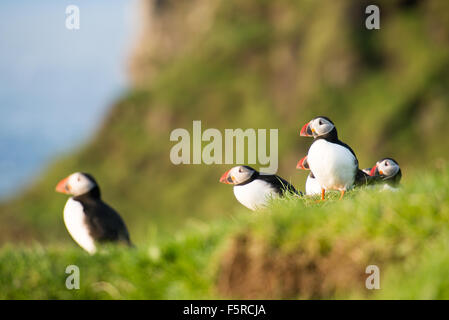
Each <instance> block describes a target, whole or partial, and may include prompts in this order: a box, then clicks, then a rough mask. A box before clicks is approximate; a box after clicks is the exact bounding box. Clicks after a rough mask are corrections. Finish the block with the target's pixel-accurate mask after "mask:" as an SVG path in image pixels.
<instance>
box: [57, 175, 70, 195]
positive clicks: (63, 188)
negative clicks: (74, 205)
mask: <svg viewBox="0 0 449 320" xmlns="http://www.w3.org/2000/svg"><path fill="white" fill-rule="evenodd" d="M68 180H69V177H67V178H65V179H62V180H61V181H59V183H58V184H57V185H56V192H60V193H65V194H69V188H68V186H67V182H68Z"/></svg>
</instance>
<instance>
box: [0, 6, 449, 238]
mask: <svg viewBox="0 0 449 320" xmlns="http://www.w3.org/2000/svg"><path fill="white" fill-rule="evenodd" d="M69 4H76V5H78V6H79V8H80V12H81V29H80V30H78V31H70V30H67V29H66V28H65V18H66V16H65V8H66V6H67V5H69ZM369 4H377V5H378V6H379V7H380V9H381V23H380V26H381V29H380V30H371V31H370V30H367V29H366V28H365V19H366V17H367V15H366V14H365V8H366V6H368V5H369ZM448 67H449V2H447V1H445V0H430V1H418V0H415V1H412V0H395V1H386V0H385V1H376V2H374V3H373V2H372V1H355V0H354V1H346V0H338V1H324V0H323V1H307V0H304V1H291V0H278V1H256V0H254V1H245V2H242V1H237V0H191V1H175V0H135V1H124V0H123V1H122V0H119V1H114V2H107V1H103V0H101V1H100V0H96V1H87V0H79V1H76V3H72V2H71V1H57V2H56V1H50V0H43V1H40V2H39V4H37V3H36V2H35V1H34V2H33V1H31V0H28V1H13V0H6V1H2V2H1V4H0V152H1V157H0V174H1V175H2V179H0V197H1V199H2V200H1V201H2V202H1V204H0V243H7V242H14V243H17V242H25V243H29V242H34V241H39V242H44V243H45V242H51V241H55V240H58V241H63V242H68V243H71V239H70V238H69V235H68V234H67V232H66V231H65V229H64V225H63V221H62V210H63V207H64V203H65V201H66V200H67V199H66V197H64V196H62V195H60V194H56V193H55V192H54V187H55V185H56V183H57V182H58V181H59V180H60V179H62V178H64V177H66V176H67V175H68V174H70V173H72V172H75V171H85V172H90V173H92V174H93V175H94V176H95V177H96V178H97V180H98V181H99V183H100V186H101V188H102V191H103V195H104V198H105V199H106V201H107V202H108V203H110V204H111V205H112V206H113V207H115V208H116V209H117V210H118V211H119V212H120V213H121V214H122V216H123V217H124V219H125V221H126V222H127V224H128V226H129V229H130V232H131V234H132V237H133V238H134V240H135V241H136V242H139V241H144V240H145V239H146V238H147V237H148V235H149V234H150V233H154V230H157V232H161V233H168V234H169V233H170V232H171V231H172V230H175V229H177V228H179V227H181V226H183V225H184V224H185V223H186V221H189V220H191V219H197V220H202V221H207V220H208V219H211V218H214V217H226V216H228V215H230V214H231V213H232V212H234V211H235V210H236V208H238V207H239V204H238V203H237V201H235V199H234V197H233V195H232V191H231V188H229V186H225V185H222V184H219V183H218V179H219V177H220V176H221V174H222V173H223V172H224V171H225V170H227V169H228V168H229V166H226V165H210V166H207V165H180V166H175V165H173V164H172V163H171V162H170V159H169V152H170V149H171V147H172V146H173V145H174V143H172V142H170V141H169V135H170V132H171V131H172V130H173V129H175V128H186V129H187V130H189V131H191V128H192V121H193V120H201V121H202V125H203V130H204V129H206V128H218V129H220V130H224V129H225V128H243V129H246V128H266V129H270V128H274V129H276V128H277V129H279V163H280V167H279V170H278V174H279V175H281V176H282V177H284V178H286V179H287V180H290V181H292V182H293V183H294V184H295V185H296V186H297V187H298V188H299V189H304V181H305V177H306V173H304V172H298V171H297V170H295V165H296V162H297V161H298V160H299V159H300V158H302V157H303V156H304V155H305V154H306V153H307V149H308V146H309V145H310V142H311V141H310V140H308V139H305V138H300V137H299V130H300V128H301V126H302V125H303V124H305V123H306V122H307V121H309V120H310V119H311V118H313V117H314V116H317V115H326V116H328V117H330V118H331V119H332V120H333V121H334V122H335V124H336V125H337V128H338V131H339V135H340V139H341V140H343V141H344V142H346V143H348V144H349V145H350V146H351V147H352V148H353V149H354V151H355V152H356V154H357V156H358V158H359V162H360V166H361V167H362V168H364V167H368V166H372V165H373V164H375V162H376V161H377V160H378V159H380V158H383V157H386V156H390V157H393V158H395V159H396V160H397V161H398V162H399V164H400V165H401V167H402V168H403V174H404V177H403V183H407V177H408V176H411V175H413V174H414V172H417V171H422V170H429V169H432V168H435V167H438V166H442V165H443V163H444V161H445V159H446V158H447V155H448V153H449V141H448V139H447V138H446V137H447V134H446V130H445V129H446V123H447V121H448V119H449V117H448V116H449V108H448V103H449V90H448V89H449V73H448ZM256 167H257V166H256ZM73 245H75V244H73Z"/></svg>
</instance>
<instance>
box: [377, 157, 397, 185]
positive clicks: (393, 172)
mask: <svg viewBox="0 0 449 320" xmlns="http://www.w3.org/2000/svg"><path fill="white" fill-rule="evenodd" d="M370 176H380V177H381V178H382V180H386V181H387V180H391V181H394V182H396V183H398V182H399V181H400V180H401V177H402V172H401V168H400V167H399V164H398V163H397V161H396V160H394V159H392V158H384V159H381V160H379V161H377V163H376V165H375V166H374V167H372V168H371V172H370Z"/></svg>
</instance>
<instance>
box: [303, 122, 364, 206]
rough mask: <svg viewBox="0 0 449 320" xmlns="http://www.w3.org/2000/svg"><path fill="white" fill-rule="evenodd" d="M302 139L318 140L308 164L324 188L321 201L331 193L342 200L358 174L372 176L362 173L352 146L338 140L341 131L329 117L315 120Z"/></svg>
mask: <svg viewBox="0 0 449 320" xmlns="http://www.w3.org/2000/svg"><path fill="white" fill-rule="evenodd" d="M301 136H305V137H313V138H314V139H315V141H314V142H313V143H312V145H311V146H310V149H309V152H308V154H307V162H308V164H309V167H310V170H311V171H312V172H313V175H314V176H315V178H316V180H317V182H318V183H319V185H320V187H321V200H325V198H324V196H325V193H326V191H327V190H338V191H340V199H342V198H343V196H344V194H345V192H346V191H347V190H348V189H350V188H351V187H352V186H353V185H354V182H355V181H356V177H357V176H358V175H362V176H368V175H366V174H365V173H364V172H363V171H361V170H359V162H358V160H357V157H356V155H355V153H354V151H353V150H352V149H351V147H349V146H348V145H347V144H345V143H344V142H342V141H340V140H339V139H338V134H337V129H336V127H335V125H334V123H333V122H332V121H331V120H330V119H329V118H327V117H316V118H314V119H312V120H311V121H310V122H308V123H306V124H305V125H304V126H303V127H302V129H301ZM357 180H362V179H361V178H360V179H359V178H357Z"/></svg>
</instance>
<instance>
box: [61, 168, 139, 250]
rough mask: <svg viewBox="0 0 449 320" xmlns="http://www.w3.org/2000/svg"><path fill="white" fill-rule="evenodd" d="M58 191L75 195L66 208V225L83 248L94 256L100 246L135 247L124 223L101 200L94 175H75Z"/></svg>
mask: <svg viewBox="0 0 449 320" xmlns="http://www.w3.org/2000/svg"><path fill="white" fill-rule="evenodd" d="M56 191H57V192H60V193H65V194H70V195H72V197H70V198H69V200H67V203H66V205H65V207H64V223H65V226H66V228H67V230H68V231H69V233H70V235H71V236H72V238H73V240H75V242H76V243H78V244H79V245H80V247H81V248H83V249H84V250H86V251H87V252H89V253H90V254H93V253H95V251H96V249H97V244H99V243H105V242H120V243H124V244H126V245H129V246H132V244H131V241H130V238H129V233H128V230H127V228H126V225H125V223H124V222H123V220H122V218H121V217H120V215H119V214H118V213H117V212H116V211H115V210H114V209H112V208H111V207H109V206H108V205H107V204H106V203H104V202H103V200H101V194H100V188H99V186H98V184H97V182H96V181H95V179H94V178H93V177H92V176H91V175H89V174H87V173H81V172H76V173H73V174H71V175H70V176H68V177H67V178H65V179H63V180H61V181H60V182H59V183H58V185H57V186H56Z"/></svg>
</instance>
